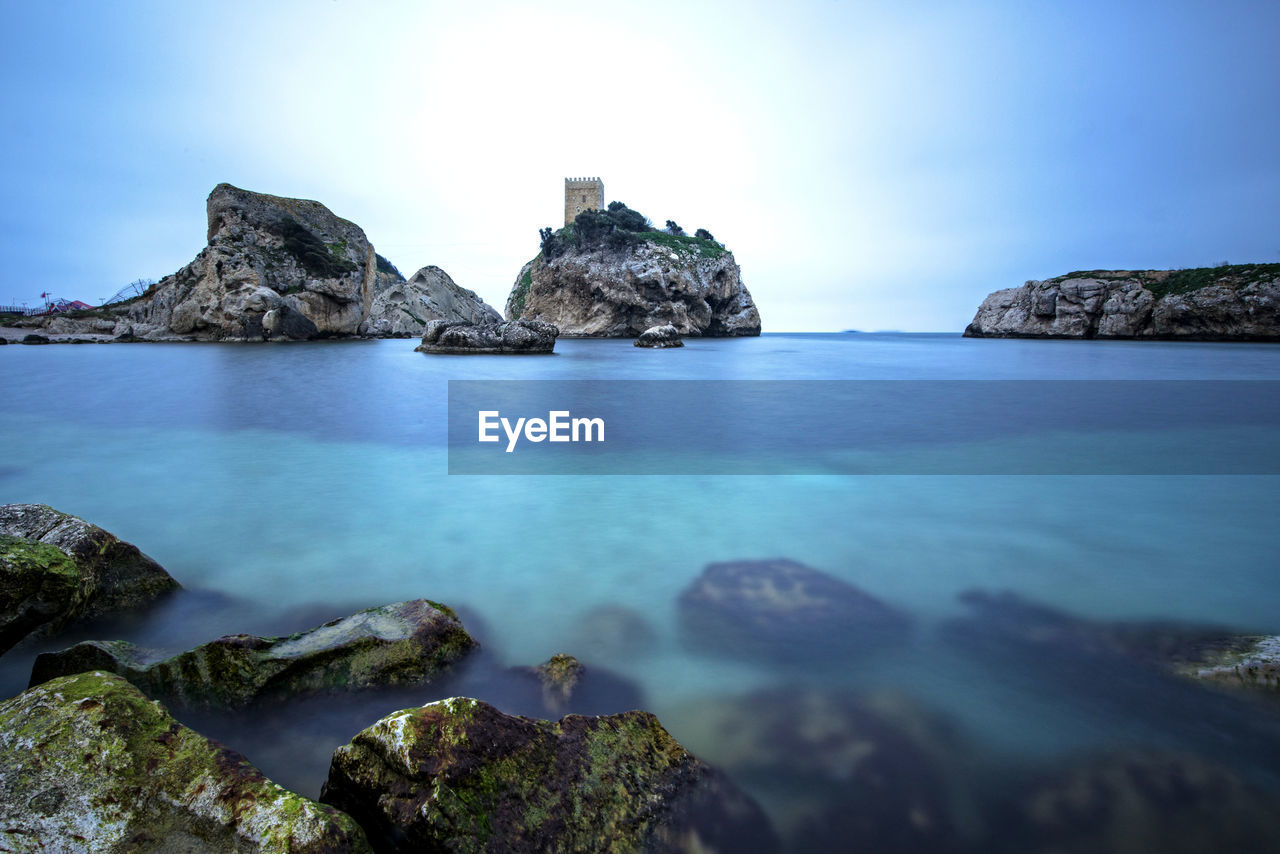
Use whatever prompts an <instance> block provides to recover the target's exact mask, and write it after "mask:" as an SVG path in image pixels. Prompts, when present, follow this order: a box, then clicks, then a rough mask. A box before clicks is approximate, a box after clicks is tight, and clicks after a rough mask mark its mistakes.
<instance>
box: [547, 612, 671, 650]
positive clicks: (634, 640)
mask: <svg viewBox="0 0 1280 854" xmlns="http://www.w3.org/2000/svg"><path fill="white" fill-rule="evenodd" d="M570 638H571V640H570V642H569V643H567V644H565V645H566V646H567V647H569V648H570V649H575V650H581V651H582V652H583V654H584V657H585V658H587V659H588V660H592V659H595V658H603V659H610V660H612V659H621V658H630V657H632V656H635V655H638V654H641V653H644V652H648V651H649V650H651V649H653V648H654V647H655V646H656V645H657V640H658V636H657V633H656V632H655V631H654V630H653V626H651V625H649V623H648V621H647V620H645V618H644V617H643V616H642V615H640V614H639V613H638V612H636V611H634V610H632V609H631V608H628V607H626V606H625V605H601V606H599V607H596V608H592V609H591V610H590V611H588V612H586V613H585V614H583V615H582V616H581V617H579V618H578V619H577V621H576V625H575V627H574V630H573V632H572V634H571V635H570Z"/></svg>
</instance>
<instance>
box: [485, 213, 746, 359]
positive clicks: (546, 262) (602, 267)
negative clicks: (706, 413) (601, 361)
mask: <svg viewBox="0 0 1280 854" xmlns="http://www.w3.org/2000/svg"><path fill="white" fill-rule="evenodd" d="M635 238H636V242H635V243H632V244H630V245H627V246H624V247H620V248H616V249H610V248H607V247H604V246H587V247H583V248H580V249H574V248H569V249H568V250H567V251H565V252H564V253H563V254H560V255H557V256H556V257H554V258H550V259H548V258H547V256H546V254H545V252H543V253H539V254H538V256H537V257H536V258H534V259H533V260H532V261H530V262H529V263H527V264H525V265H524V267H522V268H521V270H520V273H519V275H517V276H516V281H515V284H514V285H513V286H512V289H511V295H510V296H509V297H508V298H507V305H506V316H507V318H508V319H510V320H516V319H519V318H525V319H535V320H545V321H547V322H548V323H554V324H555V325H556V326H558V327H559V328H560V332H561V334H562V335H572V336H575V337H590V338H635V337H636V336H637V335H639V334H641V333H642V332H644V331H645V330H646V329H649V328H651V327H654V326H661V325H665V324H670V325H672V326H674V327H675V328H676V329H677V330H678V331H679V333H680V334H681V335H685V336H710V337H726V336H740V335H759V334H760V312H759V311H757V310H756V306H755V303H754V302H752V300H751V294H750V293H749V292H748V291H747V288H746V286H745V285H743V283H742V271H741V270H740V269H739V268H738V264H737V262H736V261H735V260H734V258H733V253H732V252H728V251H726V250H725V249H724V247H722V246H720V245H719V244H718V243H715V242H714V241H710V240H699V239H697V238H693V237H687V236H676V235H669V234H661V233H658V232H645V233H640V234H636V235H635Z"/></svg>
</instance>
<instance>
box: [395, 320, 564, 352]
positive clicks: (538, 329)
mask: <svg viewBox="0 0 1280 854" xmlns="http://www.w3.org/2000/svg"><path fill="white" fill-rule="evenodd" d="M559 334H560V330H559V329H557V328H556V327H555V326H553V325H551V324H550V323H543V322H542V321H540V320H512V321H508V322H506V323H502V322H499V321H497V320H484V321H482V322H480V323H463V322H458V323H453V322H449V321H444V320H433V321H431V322H430V323H428V324H427V328H426V331H424V332H423V333H422V343H421V344H419V345H418V346H417V347H416V348H414V349H416V350H417V351H418V352H419V353H441V354H445V355H462V354H471V353H475V354H481V355H484V354H489V355H498V354H503V355H520V354H536V353H550V352H552V351H553V350H554V349H555V346H556V337H557V336H558V335H559Z"/></svg>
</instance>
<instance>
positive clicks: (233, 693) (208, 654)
mask: <svg viewBox="0 0 1280 854" xmlns="http://www.w3.org/2000/svg"><path fill="white" fill-rule="evenodd" d="M475 646H476V642H475V641H474V640H472V638H471V636H470V635H469V634H467V631H466V629H464V628H463V627H462V624H461V623H460V622H458V620H457V617H456V615H455V614H454V613H453V611H452V610H451V609H449V608H448V607H447V606H445V605H440V604H438V603H435V602H431V601H429V600H427V599H414V600H411V601H408V602H397V603H396V604H393V605H384V606H382V607H380V608H369V609H367V610H364V611H359V612H357V613H355V614H352V615H351V616H349V617H343V618H341V619H337V620H331V621H329V622H327V623H325V624H324V625H322V626H319V627H317V628H314V629H311V630H309V631H305V632H299V633H297V634H293V635H289V636H288V637H278V638H274V637H256V636H254V635H229V636H227V637H221V638H218V639H217V640H214V641H210V642H209V643H206V644H202V645H201V646H198V647H196V648H195V649H191V650H188V651H186V652H184V653H181V654H179V655H175V656H173V657H172V658H166V659H163V660H159V661H156V660H148V657H147V654H146V652H145V651H144V650H141V649H139V648H137V647H135V646H133V645H132V644H129V643H125V642H123V641H85V642H83V643H79V644H76V645H75V646H73V647H70V648H68V649H64V650H61V651H59V652H52V653H44V654H43V655H40V656H38V657H37V658H36V662H35V666H34V667H33V669H32V674H31V683H32V684H33V685H36V684H39V683H41V682H44V681H46V680H49V679H52V678H55V677H58V676H63V675H66V674H69V673H79V672H82V671H84V670H105V671H109V672H111V673H117V674H119V675H121V676H123V677H125V678H126V679H128V680H129V681H130V682H132V683H133V684H134V685H136V686H138V687H139V688H141V689H142V690H143V691H144V692H145V693H146V694H147V695H148V696H150V697H154V698H156V699H159V700H162V701H164V702H168V703H173V704H175V705H179V706H187V707H195V708H213V709H218V708H222V709H235V708H243V707H246V706H249V705H251V704H254V703H258V702H264V701H271V700H284V699H288V698H292V697H299V696H306V695H314V694H326V693H329V694H336V693H344V692H350V691H358V690H362V689H365V688H372V687H385V686H391V685H417V684H425V683H427V682H430V681H431V680H433V679H435V678H436V677H438V676H440V675H441V674H443V673H444V672H445V671H447V670H448V669H449V668H450V667H451V666H452V665H453V664H454V663H456V662H458V661H459V660H460V659H462V658H463V657H464V656H466V654H467V653H468V652H470V651H471V650H472V649H473V648H475Z"/></svg>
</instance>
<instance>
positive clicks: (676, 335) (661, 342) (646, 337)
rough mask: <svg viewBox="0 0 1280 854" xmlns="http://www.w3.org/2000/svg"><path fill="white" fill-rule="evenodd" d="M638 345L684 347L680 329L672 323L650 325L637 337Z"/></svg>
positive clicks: (636, 343)
mask: <svg viewBox="0 0 1280 854" xmlns="http://www.w3.org/2000/svg"><path fill="white" fill-rule="evenodd" d="M635 346H637V347H683V346H684V342H683V341H681V340H680V330H678V329H676V328H675V327H674V326H672V325H671V324H670V323H668V324H667V325H666V326H650V327H649V328H648V329H646V330H645V331H644V332H641V333H640V335H639V336H638V337H637V338H636V341H635Z"/></svg>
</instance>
